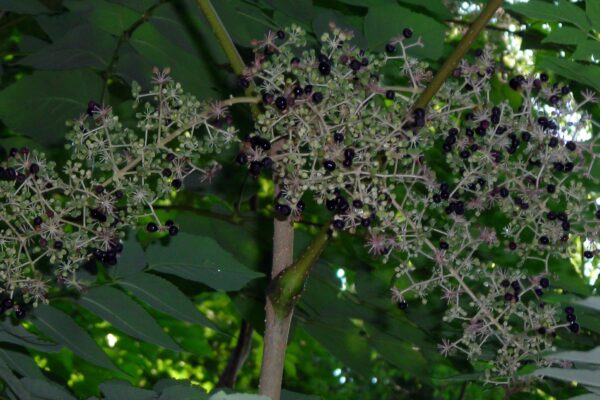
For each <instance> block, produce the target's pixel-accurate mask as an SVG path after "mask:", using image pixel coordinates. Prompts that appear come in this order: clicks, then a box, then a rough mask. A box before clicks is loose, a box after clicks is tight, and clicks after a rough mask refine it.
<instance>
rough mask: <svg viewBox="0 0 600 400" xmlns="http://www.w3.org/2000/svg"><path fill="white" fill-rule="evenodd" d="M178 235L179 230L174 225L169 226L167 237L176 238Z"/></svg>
mask: <svg viewBox="0 0 600 400" xmlns="http://www.w3.org/2000/svg"><path fill="white" fill-rule="evenodd" d="M178 233H179V228H178V227H176V226H175V225H171V226H170V227H169V235H171V236H176V235H177V234H178Z"/></svg>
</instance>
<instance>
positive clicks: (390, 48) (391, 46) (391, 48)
mask: <svg viewBox="0 0 600 400" xmlns="http://www.w3.org/2000/svg"><path fill="white" fill-rule="evenodd" d="M385 51H387V52H388V53H394V52H395V51H396V45H395V44H392V43H388V44H386V45H385Z"/></svg>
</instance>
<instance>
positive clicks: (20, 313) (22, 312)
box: [15, 306, 27, 319]
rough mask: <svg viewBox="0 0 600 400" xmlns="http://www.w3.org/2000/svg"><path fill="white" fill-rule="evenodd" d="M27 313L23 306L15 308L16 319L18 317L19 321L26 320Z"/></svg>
mask: <svg viewBox="0 0 600 400" xmlns="http://www.w3.org/2000/svg"><path fill="white" fill-rule="evenodd" d="M26 314H27V313H26V312H25V309H24V308H23V307H21V306H18V307H15V317H17V319H23V318H25V315H26Z"/></svg>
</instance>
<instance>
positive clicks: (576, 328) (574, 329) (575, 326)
mask: <svg viewBox="0 0 600 400" xmlns="http://www.w3.org/2000/svg"><path fill="white" fill-rule="evenodd" d="M569 329H570V330H571V332H573V333H578V332H579V324H578V323H577V322H573V323H572V324H571V325H569Z"/></svg>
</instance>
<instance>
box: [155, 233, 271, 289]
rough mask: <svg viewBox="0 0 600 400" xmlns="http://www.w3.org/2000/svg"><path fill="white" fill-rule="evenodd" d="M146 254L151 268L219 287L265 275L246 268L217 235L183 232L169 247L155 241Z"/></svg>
mask: <svg viewBox="0 0 600 400" xmlns="http://www.w3.org/2000/svg"><path fill="white" fill-rule="evenodd" d="M146 254H147V257H148V259H149V260H150V261H149V264H150V265H149V266H150V269H152V270H154V271H158V272H163V273H165V274H170V275H176V276H179V277H181V278H184V279H189V280H192V281H195V282H200V283H204V284H205V285H208V286H210V287H212V288H213V289H218V290H224V291H235V290H239V289H241V288H242V287H244V285H246V284H247V283H248V282H249V281H251V280H252V279H255V278H258V277H261V276H263V274H261V273H258V272H255V271H252V270H250V269H248V268H246V267H245V266H244V265H242V264H241V263H240V262H239V261H237V260H236V259H235V258H234V257H233V256H232V255H231V254H230V253H228V252H226V251H225V250H223V248H221V246H219V245H218V244H217V242H215V241H214V240H213V239H211V238H208V237H203V236H194V235H188V234H185V233H183V234H180V235H178V236H176V237H175V238H173V239H172V240H171V243H170V244H169V251H165V247H164V246H161V245H159V244H153V245H151V246H150V247H148V250H147V252H146Z"/></svg>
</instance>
